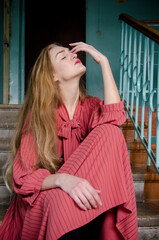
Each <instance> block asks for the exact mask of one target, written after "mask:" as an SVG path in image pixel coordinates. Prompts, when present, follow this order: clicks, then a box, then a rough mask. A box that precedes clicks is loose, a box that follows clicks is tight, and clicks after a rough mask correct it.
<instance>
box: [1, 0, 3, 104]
mask: <svg viewBox="0 0 159 240" xmlns="http://www.w3.org/2000/svg"><path fill="white" fill-rule="evenodd" d="M0 33H1V34H0V103H3V1H0Z"/></svg>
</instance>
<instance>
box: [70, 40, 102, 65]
mask: <svg viewBox="0 0 159 240" xmlns="http://www.w3.org/2000/svg"><path fill="white" fill-rule="evenodd" d="M69 45H70V46H71V47H72V49H71V52H72V53H78V52H80V51H83V52H86V53H88V54H90V55H91V57H92V58H93V59H94V61H95V62H96V63H98V64H100V63H101V62H102V61H105V60H106V57H105V56H104V55H103V54H102V53H100V52H99V51H98V50H97V49H95V48H94V47H93V46H91V45H89V44H86V43H83V42H76V43H70V44H69Z"/></svg>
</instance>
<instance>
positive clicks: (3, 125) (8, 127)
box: [0, 122, 16, 129]
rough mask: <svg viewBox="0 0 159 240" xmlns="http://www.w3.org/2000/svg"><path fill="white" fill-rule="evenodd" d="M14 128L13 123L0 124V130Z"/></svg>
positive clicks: (14, 124)
mask: <svg viewBox="0 0 159 240" xmlns="http://www.w3.org/2000/svg"><path fill="white" fill-rule="evenodd" d="M15 127H16V123H15V122H0V128H5V129H14V128H15Z"/></svg>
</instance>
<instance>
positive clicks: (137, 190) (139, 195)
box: [134, 181, 144, 202]
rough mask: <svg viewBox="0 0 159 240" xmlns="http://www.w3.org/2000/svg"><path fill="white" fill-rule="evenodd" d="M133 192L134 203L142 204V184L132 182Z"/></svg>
mask: <svg viewBox="0 0 159 240" xmlns="http://www.w3.org/2000/svg"><path fill="white" fill-rule="evenodd" d="M134 190H135V196H136V202H143V200H144V182H143V181H141V182H134Z"/></svg>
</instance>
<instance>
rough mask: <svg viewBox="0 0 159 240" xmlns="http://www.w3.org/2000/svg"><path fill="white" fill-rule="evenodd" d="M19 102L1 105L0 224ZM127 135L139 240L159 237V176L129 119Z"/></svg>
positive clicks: (5, 204) (125, 128) (125, 134)
mask: <svg viewBox="0 0 159 240" xmlns="http://www.w3.org/2000/svg"><path fill="white" fill-rule="evenodd" d="M19 109H20V105H0V224H1V222H2V219H3V217H4V215H5V213H6V211H7V208H8V206H9V201H10V197H9V192H8V190H7V189H6V187H5V184H4V181H3V177H2V167H3V166H4V164H5V162H6V160H7V157H8V155H9V153H10V148H9V143H10V139H11V136H12V135H13V132H14V129H15V125H16V124H15V123H16V117H17V114H18V112H19ZM121 129H122V131H123V134H124V136H125V139H126V142H127V146H128V151H129V155H130V162H131V166H132V173H133V180H134V188H135V194H136V202H137V211H138V227H139V228H138V231H139V240H158V239H159V176H158V175H157V174H156V173H155V170H154V168H153V166H151V167H149V169H147V167H146V161H147V154H146V152H145V150H144V148H143V147H142V145H141V143H140V142H139V140H134V139H133V137H134V129H133V125H132V124H131V122H130V120H127V121H126V123H124V124H123V126H122V127H121Z"/></svg>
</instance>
